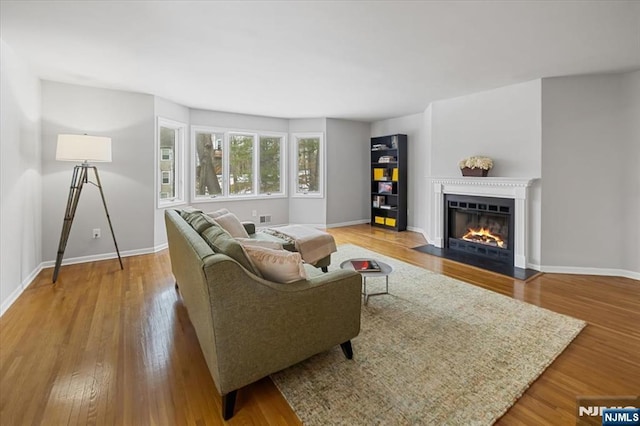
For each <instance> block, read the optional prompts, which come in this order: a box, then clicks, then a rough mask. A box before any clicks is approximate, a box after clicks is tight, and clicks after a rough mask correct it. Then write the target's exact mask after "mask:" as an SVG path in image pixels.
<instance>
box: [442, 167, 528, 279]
mask: <svg viewBox="0 0 640 426" xmlns="http://www.w3.org/2000/svg"><path fill="white" fill-rule="evenodd" d="M430 180H431V184H432V185H433V192H434V200H433V201H434V202H433V207H434V211H433V218H434V220H435V227H436V228H435V246H436V247H439V248H443V247H444V208H445V206H444V195H445V194H457V195H472V196H477V197H497V198H512V199H513V200H514V201H515V211H514V227H515V230H514V262H513V263H514V266H515V267H517V268H523V269H525V268H526V267H527V261H528V258H527V234H528V232H529V224H528V220H527V216H528V215H527V212H528V211H529V203H528V195H529V191H528V188H529V187H530V186H531V184H533V182H534V181H535V180H536V178H508V177H431V178H430Z"/></svg>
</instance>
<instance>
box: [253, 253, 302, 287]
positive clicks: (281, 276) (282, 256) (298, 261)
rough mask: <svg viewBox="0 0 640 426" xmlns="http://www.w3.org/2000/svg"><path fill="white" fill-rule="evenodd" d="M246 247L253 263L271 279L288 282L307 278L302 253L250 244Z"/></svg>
mask: <svg viewBox="0 0 640 426" xmlns="http://www.w3.org/2000/svg"><path fill="white" fill-rule="evenodd" d="M244 249H245V251H246V252H247V254H248V255H249V258H250V259H251V262H252V263H253V265H254V266H255V267H256V268H258V270H259V271H260V273H261V274H262V276H263V277H264V278H266V279H268V280H270V281H275V282H277V283H283V284H286V283H292V282H294V281H298V280H305V279H307V273H306V271H305V270H304V265H303V264H302V257H300V253H294V252H290V251H287V250H273V249H269V248H264V247H257V246H250V245H248V246H245V247H244Z"/></svg>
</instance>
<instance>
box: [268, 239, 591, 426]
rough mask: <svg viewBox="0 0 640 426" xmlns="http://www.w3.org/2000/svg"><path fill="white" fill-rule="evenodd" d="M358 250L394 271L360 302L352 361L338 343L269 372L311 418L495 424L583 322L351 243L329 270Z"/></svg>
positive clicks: (371, 282) (316, 421)
mask: <svg viewBox="0 0 640 426" xmlns="http://www.w3.org/2000/svg"><path fill="white" fill-rule="evenodd" d="M355 257H366V258H374V259H378V260H381V261H383V262H385V263H388V264H390V265H392V266H393V268H394V272H393V273H392V274H391V276H390V279H389V292H390V293H391V294H390V295H384V296H375V297H371V298H369V301H368V303H367V304H366V305H363V307H362V325H361V331H360V334H359V335H358V336H357V337H356V338H354V339H353V340H352V344H353V352H354V358H353V360H347V359H346V358H345V357H344V355H343V354H342V351H341V350H340V347H339V346H337V347H335V348H333V349H332V350H330V351H328V352H324V353H321V354H319V355H316V356H314V357H312V358H309V359H308V360H306V361H304V362H302V363H300V364H296V365H294V366H293V367H290V368H288V369H286V370H283V371H281V372H278V373H276V374H273V375H272V376H271V378H272V379H273V381H274V383H275V384H276V386H277V387H278V388H279V389H280V391H281V392H282V394H283V395H284V397H285V398H286V400H287V401H288V402H289V404H290V405H291V407H292V408H293V409H294V411H295V412H296V414H297V415H298V417H299V418H300V420H301V421H302V422H303V423H304V424H305V425H374V424H383V425H418V424H434V425H442V424H447V425H473V424H477V425H487V424H492V423H493V422H495V421H496V420H497V419H498V418H500V416H501V415H502V414H504V413H505V412H506V411H507V410H508V409H509V407H511V405H513V403H514V402H515V401H516V400H517V399H518V398H519V397H520V396H521V395H522V393H523V392H524V391H525V390H526V389H527V388H528V387H529V385H530V384H531V383H532V382H533V381H534V380H535V379H536V378H537V377H538V376H539V375H540V374H542V372H543V371H544V370H545V368H547V367H548V366H549V365H550V364H551V363H552V362H553V360H554V359H555V358H556V357H557V356H558V355H559V354H560V353H561V352H562V351H563V350H564V349H565V348H566V347H567V345H568V344H569V343H570V342H571V341H572V340H573V339H574V338H575V337H576V336H577V335H578V333H580V330H582V328H583V327H584V326H585V323H584V322H583V321H580V320H577V319H574V318H571V317H567V316H565V315H560V314H557V313H554V312H551V311H549V310H546V309H542V308H539V307H536V306H534V305H530V304H527V303H524V302H520V301H517V300H514V299H512V298H509V297H506V296H503V295H500V294H497V293H494V292H492V291H489V290H484V289H481V288H479V287H475V286H473V285H470V284H466V283H463V282H461V281H458V280H455V279H452V278H448V277H446V276H443V275H439V274H436V273H432V272H430V271H427V270H426V269H423V268H419V267H416V266H413V265H409V264H407V263H404V262H401V261H398V260H395V259H392V258H389V257H386V256H383V255H380V254H378V253H374V252H372V251H369V250H366V249H363V248H361V247H358V246H354V245H341V246H340V247H339V248H338V252H337V253H334V254H333V255H332V259H331V264H332V267H331V269H336V268H337V267H338V265H340V263H341V262H342V261H344V260H346V259H349V258H355ZM376 280H379V283H377V282H376ZM377 285H379V286H380V287H379V288H378V289H376V286H377ZM367 287H368V290H369V291H376V290H377V291H380V290H382V289H383V288H384V278H369V279H367Z"/></svg>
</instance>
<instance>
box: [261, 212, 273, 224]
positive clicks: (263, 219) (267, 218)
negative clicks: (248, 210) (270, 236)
mask: <svg viewBox="0 0 640 426" xmlns="http://www.w3.org/2000/svg"><path fill="white" fill-rule="evenodd" d="M268 223H271V215H270V214H264V215H260V224H261V225H266V224H268Z"/></svg>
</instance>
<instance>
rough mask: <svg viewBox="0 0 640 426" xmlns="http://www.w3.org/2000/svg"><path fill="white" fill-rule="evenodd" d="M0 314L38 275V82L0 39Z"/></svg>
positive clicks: (39, 177)
mask: <svg viewBox="0 0 640 426" xmlns="http://www.w3.org/2000/svg"><path fill="white" fill-rule="evenodd" d="M0 51H1V59H0V79H1V83H0V92H1V93H2V100H1V105H0V110H1V111H2V114H1V115H0V117H1V121H0V200H1V201H0V206H1V210H0V315H1V314H2V313H4V311H5V310H6V309H7V308H8V307H9V306H10V305H11V304H12V303H13V301H14V300H15V299H16V298H17V297H18V296H19V295H20V293H22V291H23V290H24V289H25V287H26V286H27V285H28V284H29V283H30V282H31V280H32V279H33V278H34V277H35V275H36V274H37V273H38V272H39V270H40V267H39V265H40V263H41V261H42V258H41V246H42V240H41V237H40V235H41V216H42V206H41V195H42V191H41V189H42V186H41V185H42V178H41V167H40V155H41V154H40V114H41V110H40V108H41V106H40V80H39V79H38V78H37V77H36V76H35V75H34V74H33V73H32V72H31V70H30V69H29V66H28V64H27V63H26V62H24V61H23V60H22V59H21V58H19V57H18V56H16V54H15V53H14V52H13V50H12V49H11V47H9V46H8V45H7V44H6V43H5V42H4V41H2V40H0Z"/></svg>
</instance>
